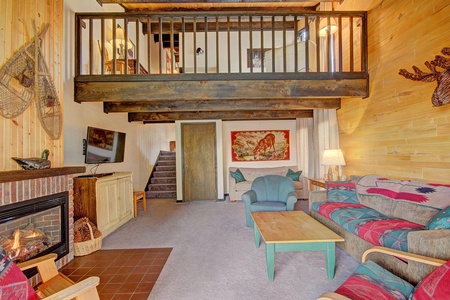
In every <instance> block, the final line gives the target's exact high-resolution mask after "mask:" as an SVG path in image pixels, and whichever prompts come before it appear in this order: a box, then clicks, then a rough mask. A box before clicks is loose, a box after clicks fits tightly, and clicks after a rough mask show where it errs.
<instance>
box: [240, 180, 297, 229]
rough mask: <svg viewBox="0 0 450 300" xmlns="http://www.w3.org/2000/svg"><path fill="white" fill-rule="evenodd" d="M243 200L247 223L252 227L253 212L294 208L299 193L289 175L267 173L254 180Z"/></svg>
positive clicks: (243, 195)
mask: <svg viewBox="0 0 450 300" xmlns="http://www.w3.org/2000/svg"><path fill="white" fill-rule="evenodd" d="M242 201H243V202H244V204H245V217H246V221H245V223H246V225H247V226H248V227H252V226H253V219H252V217H251V212H254V211H287V210H294V204H295V203H296V202H297V194H296V192H295V187H294V182H293V181H292V179H290V178H289V177H286V176H281V175H266V176H261V177H257V178H256V179H255V180H254V181H253V183H252V187H251V190H249V191H247V192H245V193H244V194H242Z"/></svg>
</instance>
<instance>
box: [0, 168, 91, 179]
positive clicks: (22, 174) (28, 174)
mask: <svg viewBox="0 0 450 300" xmlns="http://www.w3.org/2000/svg"><path fill="white" fill-rule="evenodd" d="M85 172H86V167H84V166H75V167H62V168H50V169H42V170H16V171H2V172H0V183H3V182H13V181H21V180H28V179H36V178H44V177H53V176H61V175H70V174H82V173H85Z"/></svg>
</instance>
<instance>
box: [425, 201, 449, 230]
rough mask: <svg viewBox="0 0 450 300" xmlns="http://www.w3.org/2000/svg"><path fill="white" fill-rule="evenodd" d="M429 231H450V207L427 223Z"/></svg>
mask: <svg viewBox="0 0 450 300" xmlns="http://www.w3.org/2000/svg"><path fill="white" fill-rule="evenodd" d="M427 227H428V229H431V230H433V229H450V206H447V207H446V208H444V209H442V210H441V211H440V212H438V213H437V214H436V215H435V216H434V217H432V218H431V220H430V221H428V223H427Z"/></svg>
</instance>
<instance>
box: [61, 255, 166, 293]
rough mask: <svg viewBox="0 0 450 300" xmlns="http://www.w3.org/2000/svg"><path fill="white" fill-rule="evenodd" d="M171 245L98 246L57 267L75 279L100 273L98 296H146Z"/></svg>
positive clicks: (164, 261) (162, 265)
mask: <svg viewBox="0 0 450 300" xmlns="http://www.w3.org/2000/svg"><path fill="white" fill-rule="evenodd" d="M171 251H172V248H152V249H121V250H98V251H96V252H94V253H91V254H89V255H86V256H78V257H75V259H74V260H72V261H71V262H70V263H68V264H67V265H65V266H64V267H63V268H62V269H61V270H60V271H61V272H62V273H63V274H65V275H66V276H68V277H69V278H70V279H72V280H73V281H75V282H78V281H80V280H83V279H85V278H87V277H89V276H98V277H100V284H99V286H97V290H98V292H99V295H100V299H101V300H110V299H114V300H116V299H121V300H127V299H132V300H140V299H147V298H148V296H149V295H150V292H151V290H152V289H153V286H154V284H155V282H156V280H157V279H158V276H159V274H160V273H161V270H162V269H163V267H164V264H165V263H166V261H167V259H168V257H169V255H170V252H171Z"/></svg>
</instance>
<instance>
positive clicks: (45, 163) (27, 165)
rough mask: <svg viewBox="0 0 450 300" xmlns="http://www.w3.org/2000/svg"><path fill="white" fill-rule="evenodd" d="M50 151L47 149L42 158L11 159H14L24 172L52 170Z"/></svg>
mask: <svg viewBox="0 0 450 300" xmlns="http://www.w3.org/2000/svg"><path fill="white" fill-rule="evenodd" d="M49 154H50V151H49V150H48V149H45V150H44V151H43V152H42V157H40V158H39V157H30V158H19V157H11V158H12V159H14V160H15V161H16V162H17V163H18V164H19V165H20V166H21V167H22V169H24V170H39V169H50V165H51V163H50V161H49V160H48V156H49Z"/></svg>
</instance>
